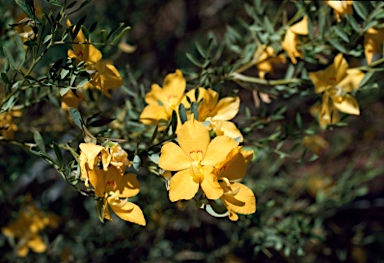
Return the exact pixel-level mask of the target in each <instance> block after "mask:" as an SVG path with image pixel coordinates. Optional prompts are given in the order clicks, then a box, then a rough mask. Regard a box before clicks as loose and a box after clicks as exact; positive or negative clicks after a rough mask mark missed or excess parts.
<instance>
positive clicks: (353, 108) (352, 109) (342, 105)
mask: <svg viewBox="0 0 384 263" xmlns="http://www.w3.org/2000/svg"><path fill="white" fill-rule="evenodd" d="M333 105H334V106H335V107H336V108H337V109H338V110H339V111H341V112H344V113H348V114H353V115H360V109H359V104H358V103H357V100H356V99H355V98H354V97H353V96H352V95H350V94H346V95H345V96H344V97H343V100H342V101H341V102H336V101H333Z"/></svg>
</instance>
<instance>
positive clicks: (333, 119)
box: [308, 53, 364, 127]
mask: <svg viewBox="0 0 384 263" xmlns="http://www.w3.org/2000/svg"><path fill="white" fill-rule="evenodd" d="M308 75H309V77H310V78H311V80H312V82H313V84H314V85H315V93H317V94H322V103H321V104H317V105H315V106H314V107H312V108H311V113H312V115H314V116H315V117H317V119H318V121H319V124H320V126H323V127H325V126H327V125H330V124H335V123H337V122H338V121H339V119H340V117H339V112H338V111H341V112H344V113H347V114H353V115H359V114H360V109H359V104H358V102H357V100H356V99H355V97H353V95H352V94H351V93H352V92H354V91H356V90H357V89H358V88H359V84H360V82H361V80H362V79H363V77H364V73H363V72H361V71H359V70H358V69H348V63H347V61H346V60H345V58H343V54H341V53H340V54H338V55H337V56H336V57H335V58H334V61H333V64H331V65H330V66H329V67H327V68H326V69H324V70H320V71H317V72H310V73H309V74H308Z"/></svg>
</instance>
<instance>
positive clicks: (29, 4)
mask: <svg viewBox="0 0 384 263" xmlns="http://www.w3.org/2000/svg"><path fill="white" fill-rule="evenodd" d="M15 2H16V4H17V5H18V6H19V7H20V8H21V9H22V10H23V12H24V13H25V14H26V15H27V16H28V17H29V18H32V19H33V20H34V21H35V22H36V23H38V24H40V21H39V20H38V19H37V17H36V16H35V7H34V1H30V0H29V1H24V0H15Z"/></svg>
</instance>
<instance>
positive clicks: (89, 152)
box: [79, 142, 105, 169]
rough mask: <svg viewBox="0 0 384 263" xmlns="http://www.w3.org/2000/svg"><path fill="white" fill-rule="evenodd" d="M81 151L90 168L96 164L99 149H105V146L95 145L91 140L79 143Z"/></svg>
mask: <svg viewBox="0 0 384 263" xmlns="http://www.w3.org/2000/svg"><path fill="white" fill-rule="evenodd" d="M79 147H80V150H81V153H84V155H85V156H86V157H87V162H88V164H89V168H90V169H94V168H95V165H96V164H97V162H98V160H99V157H98V155H99V154H100V152H101V151H103V150H104V151H105V148H104V147H103V146H100V145H96V144H94V143H92V142H87V143H81V144H80V145H79Z"/></svg>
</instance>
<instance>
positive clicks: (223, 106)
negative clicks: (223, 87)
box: [212, 97, 240, 121]
mask: <svg viewBox="0 0 384 263" xmlns="http://www.w3.org/2000/svg"><path fill="white" fill-rule="evenodd" d="M239 107H240V99H239V97H233V98H230V97H229V98H223V99H221V100H220V101H219V102H218V103H217V105H216V108H215V114H214V116H212V119H213V120H221V121H227V120H231V119H233V118H234V117H235V116H236V114H237V113H238V112H239Z"/></svg>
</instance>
